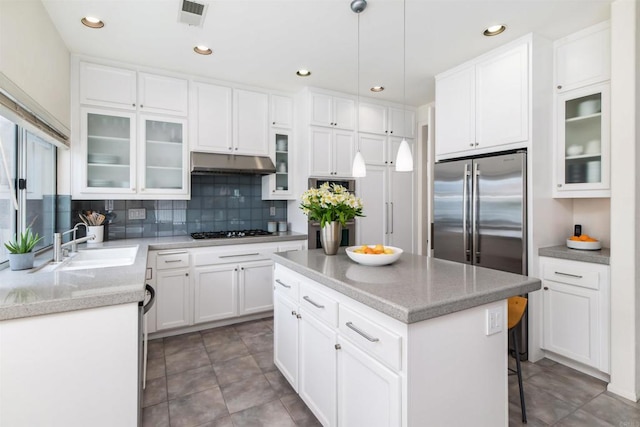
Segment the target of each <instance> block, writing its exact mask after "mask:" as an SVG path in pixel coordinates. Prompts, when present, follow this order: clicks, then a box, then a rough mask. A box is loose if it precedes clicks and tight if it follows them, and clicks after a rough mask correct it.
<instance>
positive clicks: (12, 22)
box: [0, 0, 70, 135]
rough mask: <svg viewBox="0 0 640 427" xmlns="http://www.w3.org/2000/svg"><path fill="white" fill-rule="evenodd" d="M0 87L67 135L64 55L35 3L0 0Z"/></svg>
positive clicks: (66, 54)
mask: <svg viewBox="0 0 640 427" xmlns="http://www.w3.org/2000/svg"><path fill="white" fill-rule="evenodd" d="M0 87H2V88H3V89H4V90H6V91H7V92H9V93H10V95H11V96H13V97H14V98H16V99H18V101H20V102H21V103H22V104H24V105H25V106H27V107H28V108H29V109H31V110H32V111H34V112H35V113H37V114H38V115H39V116H41V118H42V119H44V120H45V121H47V122H49V123H50V124H51V125H53V126H54V127H56V128H57V129H58V130H60V131H62V132H63V133H65V134H67V135H68V134H69V129H70V120H69V117H70V102H69V99H70V98H69V96H70V95H69V94H70V91H69V51H68V50H67V47H66V45H65V44H64V42H63V41H62V39H61V38H60V35H59V34H58V32H57V30H56V29H55V27H54V26H53V23H52V22H51V20H50V19H49V15H48V14H47V12H46V10H45V9H44V6H43V5H42V3H41V2H40V0H0ZM61 128H62V129H61Z"/></svg>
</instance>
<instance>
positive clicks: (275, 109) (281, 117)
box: [270, 95, 294, 129]
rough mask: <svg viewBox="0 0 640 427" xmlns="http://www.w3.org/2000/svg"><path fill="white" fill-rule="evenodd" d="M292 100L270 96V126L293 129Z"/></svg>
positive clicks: (279, 96)
mask: <svg viewBox="0 0 640 427" xmlns="http://www.w3.org/2000/svg"><path fill="white" fill-rule="evenodd" d="M293 105H294V103H293V98H291V97H289V96H283V95H271V109H270V113H271V126H273V127H277V128H284V129H291V128H293Z"/></svg>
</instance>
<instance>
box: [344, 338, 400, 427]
mask: <svg viewBox="0 0 640 427" xmlns="http://www.w3.org/2000/svg"><path fill="white" fill-rule="evenodd" d="M338 344H339V346H340V351H338V352H337V354H338V370H337V372H338V378H339V379H340V380H339V381H338V408H339V414H338V419H339V423H338V424H337V425H339V426H345V427H347V426H357V425H361V426H400V425H401V420H402V417H401V386H402V380H401V378H400V375H399V374H398V373H396V372H393V371H392V370H390V369H388V368H386V367H385V366H384V365H382V364H381V363H379V362H378V361H377V360H375V359H374V358H372V357H371V356H369V355H367V354H366V353H365V352H364V351H361V350H359V349H358V348H357V347H356V346H355V345H353V344H351V343H350V342H349V341H348V340H346V339H343V338H338Z"/></svg>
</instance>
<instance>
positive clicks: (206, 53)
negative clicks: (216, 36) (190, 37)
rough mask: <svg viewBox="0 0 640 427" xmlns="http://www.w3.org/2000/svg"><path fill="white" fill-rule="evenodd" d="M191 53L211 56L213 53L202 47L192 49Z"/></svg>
mask: <svg viewBox="0 0 640 427" xmlns="http://www.w3.org/2000/svg"><path fill="white" fill-rule="evenodd" d="M193 51H194V52H195V53H198V54H200V55H211V54H212V53H213V51H212V50H211V49H209V48H208V47H207V46H202V45H201V46H196V47H194V48H193Z"/></svg>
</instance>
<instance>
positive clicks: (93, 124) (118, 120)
mask: <svg viewBox="0 0 640 427" xmlns="http://www.w3.org/2000/svg"><path fill="white" fill-rule="evenodd" d="M78 69H79V77H80V78H79V87H78V92H79V100H80V108H79V109H78V111H79V114H80V120H79V122H80V129H79V130H80V132H79V137H80V144H79V145H77V146H74V147H73V148H72V156H73V159H74V160H73V162H74V165H73V166H74V167H73V169H72V170H73V174H74V178H73V183H74V189H73V197H74V198H76V199H83V198H103V197H104V198H113V199H119V198H121V199H124V198H131V197H135V198H139V199H145V198H154V199H162V198H172V199H183V198H188V197H189V182H188V181H189V175H188V146H187V138H186V116H187V113H188V81H187V80H185V79H179V78H175V77H170V76H162V75H155V74H149V73H143V72H136V71H133V70H125V69H120V68H115V67H110V66H105V65H101V64H92V63H87V62H83V61H78ZM76 147H77V148H76ZM76 174H78V175H79V179H76V178H75V177H76V176H78V175H76Z"/></svg>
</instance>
